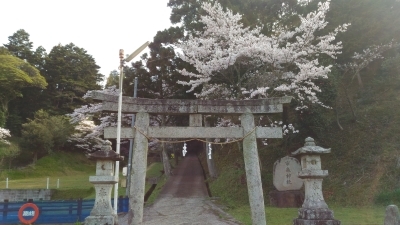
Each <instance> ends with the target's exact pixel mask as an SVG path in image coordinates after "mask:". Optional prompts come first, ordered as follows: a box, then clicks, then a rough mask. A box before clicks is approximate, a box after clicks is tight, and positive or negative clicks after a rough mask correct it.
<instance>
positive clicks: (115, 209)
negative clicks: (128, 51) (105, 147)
mask: <svg viewBox="0 0 400 225" xmlns="http://www.w3.org/2000/svg"><path fill="white" fill-rule="evenodd" d="M119 59H120V64H121V65H120V71H121V72H120V73H119V97H118V120H117V146H116V147H117V148H116V153H117V154H119V153H120V149H121V148H120V147H121V117H122V113H121V111H122V82H123V79H124V50H123V49H120V50H119ZM114 175H115V178H117V183H115V185H114V214H117V209H118V183H119V161H116V162H115V174H114Z"/></svg>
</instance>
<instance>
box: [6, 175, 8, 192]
mask: <svg viewBox="0 0 400 225" xmlns="http://www.w3.org/2000/svg"><path fill="white" fill-rule="evenodd" d="M6 188H7V189H8V177H7V180H6Z"/></svg>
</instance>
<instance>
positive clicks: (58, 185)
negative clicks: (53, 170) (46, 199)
mask: <svg viewBox="0 0 400 225" xmlns="http://www.w3.org/2000/svg"><path fill="white" fill-rule="evenodd" d="M58 188H60V179H57V189H58Z"/></svg>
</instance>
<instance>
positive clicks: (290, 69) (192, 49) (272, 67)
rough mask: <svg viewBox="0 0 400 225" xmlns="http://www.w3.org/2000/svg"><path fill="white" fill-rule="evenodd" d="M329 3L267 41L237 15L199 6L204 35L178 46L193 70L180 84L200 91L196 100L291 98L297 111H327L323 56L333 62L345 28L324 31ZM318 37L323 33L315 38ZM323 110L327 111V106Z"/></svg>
mask: <svg viewBox="0 0 400 225" xmlns="http://www.w3.org/2000/svg"><path fill="white" fill-rule="evenodd" d="M329 4H330V1H329V0H328V1H327V2H324V3H319V4H318V9H317V10H316V11H314V12H310V13H309V14H307V15H306V16H300V15H299V20H300V25H299V26H298V27H296V28H294V29H289V28H286V27H279V25H277V27H276V28H275V32H274V34H273V35H271V36H265V35H263V34H262V33H261V32H260V30H261V27H255V28H254V29H251V28H249V27H243V25H242V23H241V22H240V20H241V15H240V14H233V13H232V11H231V10H229V9H226V10H224V9H223V8H222V6H221V5H220V4H219V3H218V2H216V3H214V4H211V3H203V5H202V8H203V9H204V10H205V11H206V13H207V15H205V16H202V17H201V20H200V22H201V23H203V24H204V31H200V32H195V34H194V35H191V34H189V37H188V39H187V40H186V41H183V42H181V43H179V44H177V47H178V48H180V49H181V50H182V53H181V54H180V57H181V58H182V60H184V61H186V62H188V63H190V64H192V65H193V66H194V67H195V69H196V71H188V70H186V69H183V70H181V73H182V75H184V76H187V77H190V81H178V83H180V84H182V85H188V86H190V87H191V89H190V90H189V92H192V91H195V89H196V88H197V87H201V90H200V92H198V93H196V96H197V97H198V98H204V99H211V98H225V99H246V98H254V97H257V96H261V97H271V96H273V95H277V94H279V93H280V95H293V96H294V97H295V99H297V100H298V101H299V107H298V108H307V105H306V104H307V102H311V103H317V104H319V105H321V106H325V105H324V104H323V103H322V102H321V101H320V100H319V99H318V97H317V93H318V92H321V91H322V90H321V89H320V87H319V86H318V85H317V84H316V83H315V81H316V80H317V79H321V78H322V79H326V78H328V73H329V72H330V71H331V67H332V65H323V64H322V63H320V61H319V59H320V58H321V57H327V56H328V57H331V58H333V59H335V58H336V55H338V54H340V53H341V51H340V50H341V48H342V45H341V42H334V41H335V37H336V35H337V34H338V33H340V32H345V31H346V29H347V27H348V26H349V24H343V25H341V26H338V27H337V28H336V29H334V30H333V31H329V32H326V31H325V30H324V28H325V26H326V25H327V22H326V21H325V16H326V13H327V11H328V10H329ZM316 33H325V34H324V35H317V34H316ZM325 107H326V106H325Z"/></svg>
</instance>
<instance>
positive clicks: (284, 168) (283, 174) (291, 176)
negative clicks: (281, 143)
mask: <svg viewBox="0 0 400 225" xmlns="http://www.w3.org/2000/svg"><path fill="white" fill-rule="evenodd" d="M300 171H301V165H300V162H299V161H298V160H297V159H296V158H293V157H289V156H285V157H283V158H281V159H279V160H277V161H276V162H275V163H274V174H273V183H274V186H275V188H276V189H277V190H278V191H291V190H300V188H301V187H302V186H303V180H302V179H300V178H299V177H298V176H297V174H298V173H299V172H300Z"/></svg>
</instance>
